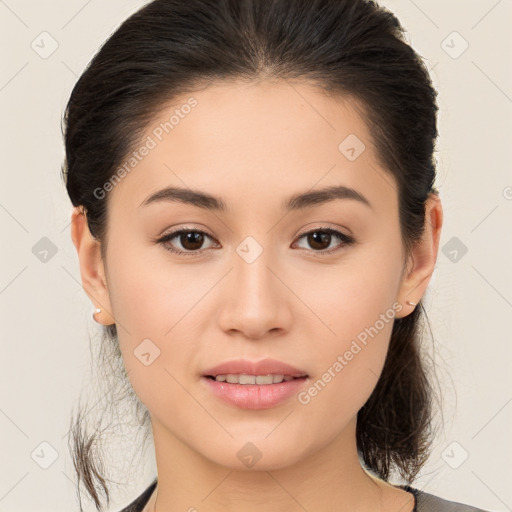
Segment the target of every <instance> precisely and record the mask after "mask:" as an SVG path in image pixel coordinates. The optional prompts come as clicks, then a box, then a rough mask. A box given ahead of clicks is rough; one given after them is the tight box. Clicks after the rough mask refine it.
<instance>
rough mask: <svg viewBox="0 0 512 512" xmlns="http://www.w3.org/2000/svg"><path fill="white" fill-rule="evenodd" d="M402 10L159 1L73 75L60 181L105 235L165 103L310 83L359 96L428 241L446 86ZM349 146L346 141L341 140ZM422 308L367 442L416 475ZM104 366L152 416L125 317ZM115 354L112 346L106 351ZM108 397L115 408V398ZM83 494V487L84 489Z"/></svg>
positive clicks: (78, 440)
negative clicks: (132, 162)
mask: <svg viewBox="0 0 512 512" xmlns="http://www.w3.org/2000/svg"><path fill="white" fill-rule="evenodd" d="M404 34H405V33H404V30H403V28H402V26H401V25H400V23H399V21H398V20H397V18H396V17H395V16H394V15H393V14H392V13H390V12H389V11H387V10H386V9H384V8H382V7H381V6H379V5H378V4H377V2H374V1H367V0H216V1H211V0H155V1H153V2H151V3H149V4H147V5H146V6H145V7H143V8H142V9H141V10H139V11H138V12H136V13H135V14H133V15H132V16H131V17H130V18H128V19H127V20H126V21H124V23H122V24H121V26H120V27H119V28H118V29H117V30H116V31H115V33H114V34H113V35H112V36H111V37H110V38H109V39H108V40H107V41H106V43H105V44H104V45H103V46H102V47H101V48H100V50H99V51H98V53H97V54H96V55H95V56H94V58H93V59H92V61H91V62H90V64H89V66H88V67H87V69H86V70H85V72H84V73H83V74H82V76H81V77H80V79H79V80H78V82H77V83H76V85H75V87H74V89H73V91H72V94H71V97H70V99H69V103H68V105H67V107H66V111H65V115H64V120H63V131H64V139H65V149H66V159H65V162H64V164H63V169H62V173H63V179H64V181H65V184H66V188H67V191H68V194H69V197H70V199H71V202H72V203H73V205H74V206H79V205H80V206H82V207H83V208H84V211H85V212H86V213H87V221H88V226H89V229H90V231H91V233H92V234H93V236H94V237H95V238H97V240H98V241H100V242H101V248H102V253H103V255H104V254H105V247H106V242H107V222H106V219H107V211H108V204H109V203H108V195H107V197H106V198H105V199H98V198H97V195H95V193H94V191H95V190H97V189H98V188H101V187H102V186H103V185H104V184H105V183H106V182H107V181H108V180H109V179H110V178H111V177H112V176H113V175H114V173H115V171H116V169H117V168H118V166H120V165H121V163H122V162H123V160H124V159H125V157H126V155H128V154H129V153H130V152H131V151H133V149H134V148H135V147H136V145H137V143H138V142H139V141H140V138H141V136H142V134H143V133H144V131H145V130H146V129H147V127H148V125H149V124H150V122H151V121H152V120H153V119H154V117H155V115H156V114H157V113H158V112H159V109H161V108H162V106H163V105H164V104H168V103H169V102H170V101H172V100H173V99H174V98H177V97H178V95H181V94H184V93H187V94H190V93H191V92H193V91H194V90H199V89H200V88H205V87H207V86H208V85H209V84H212V83H214V82H217V81H222V80H235V79H236V80H245V81H248V82H257V81H260V80H278V79H284V80H289V81H293V80H300V81H304V82H309V83H312V84H315V85H317V86H318V88H319V90H322V91H324V92H325V93H326V94H330V95H332V96H334V97H336V96H338V97H340V98H350V99H352V100H354V104H356V105H357V106H358V108H359V109H360V112H361V114H362V116H363V119H364V120H365V122H366V123H367V125H368V128H369V132H370V133H371V135H372V138H373V143H374V144H375V148H376V152H377V156H378V158H379V160H380V162H381V163H382V165H383V167H384V168H385V169H386V170H387V172H388V174H389V180H390V183H391V182H392V183H393V186H396V188H397V192H398V197H399V213H400V227H401V233H402V240H403V244H404V248H405V249H406V251H407V252H408V251H409V250H410V249H411V247H413V245H414V243H415V242H417V241H419V240H420V239H421V236H422V234H423V229H424V223H425V201H426V199H427V197H428V195H429V194H430V193H432V192H434V193H437V191H436V190H435V188H434V179H435V174H436V170H435V160H434V151H435V142H436V138H437V135H438V134H437V119H436V116H437V105H436V96H437V93H436V91H435V89H434V87H433V85H432V83H431V80H430V76H429V73H428V70H427V69H426V66H425V64H424V63H423V61H422V59H421V57H420V56H419V55H418V54H417V53H416V52H415V51H414V50H413V49H412V48H411V47H410V45H409V44H407V41H406V39H405V36H404ZM340 142H341V141H340ZM424 313H425V312H424V310H423V311H422V306H421V304H419V306H418V307H417V308H415V309H414V311H413V312H412V313H411V314H409V315H408V316H406V317H404V318H401V319H395V321H394V326H393V331H392V335H391V340H390V347H389V351H388V355H387V359H386V362H385V365H384V369H383V372H382V375H381V376H380V378H379V380H378V383H377V385H376V388H375V390H374V391H373V393H372V395H371V396H370V398H369V400H368V401H367V403H366V404H365V405H364V406H363V407H362V409H361V410H360V411H359V413H358V418H357V445H358V450H359V453H360V456H361V458H362V461H363V462H364V464H365V465H366V467H367V468H368V469H369V470H371V471H373V472H374V473H376V474H377V475H378V476H379V477H380V478H382V479H384V480H388V479H389V478H390V475H391V472H392V471H396V472H398V473H399V475H400V476H401V477H402V478H404V479H405V480H406V481H407V482H408V483H410V482H412V480H413V479H414V478H415V476H416V475H417V473H418V471H419V469H420V468H421V467H422V465H423V464H424V462H425V461H426V459H427V456H428V453H429V448H430V444H431V440H432V438H433V435H434V432H433V429H432V423H431V420H432V416H433V407H432V404H433V396H434V394H433V389H432V387H431V385H430V383H431V379H430V376H429V369H428V367H427V365H426V364H425V363H426V360H425V357H424V355H422V353H421V352H422V350H421V346H420V344H421V339H422V336H421V332H420V328H419V327H420V323H419V322H420V320H421V315H422V314H424ZM101 350H103V351H104V352H103V354H104V356H103V363H102V364H103V365H110V368H115V373H114V374H112V373H109V372H104V373H105V375H114V377H113V379H114V380H113V381H112V382H113V386H114V387H115V385H116V384H115V379H117V382H120V383H124V384H120V390H121V391H120V392H119V393H117V392H116V393H117V394H115V395H114V394H113V395H112V397H111V400H115V401H116V403H117V401H118V400H121V398H122V397H128V398H130V399H132V401H133V402H134V404H135V406H136V408H137V410H138V412H139V413H140V414H139V421H140V422H141V425H146V426H147V424H148V414H147V411H145V410H144V407H143V406H142V404H140V403H139V402H137V400H136V398H135V397H134V393H133V390H132V389H131V387H130V386H129V384H128V382H127V381H128V379H127V376H126V374H125V373H124V369H123V365H122V364H119V361H120V360H121V353H120V351H119V347H118V341H117V331H116V326H115V325H112V326H108V327H105V328H104V337H103V340H102V347H101ZM105 354H107V355H105ZM109 406H112V404H110V405H109ZM83 420H84V416H83V414H81V413H79V414H78V415H77V416H76V418H75V419H74V420H72V427H71V429H70V433H71V435H70V447H71V450H72V454H73V460H74V463H75V468H76V471H77V475H78V483H79V487H80V482H82V484H83V485H84V486H85V488H86V490H87V492H88V493H89V495H90V496H91V498H92V499H93V501H94V503H95V504H96V507H97V509H98V510H102V504H101V502H102V496H104V497H105V498H106V501H107V503H108V502H109V490H108V485H107V480H106V477H105V475H104V472H103V467H102V459H101V453H100V451H99V450H98V449H96V448H95V441H96V437H97V436H98V431H97V430H96V431H94V432H92V433H91V432H88V431H87V429H86V428H85V423H84V421H83ZM78 492H79V495H80V491H78Z"/></svg>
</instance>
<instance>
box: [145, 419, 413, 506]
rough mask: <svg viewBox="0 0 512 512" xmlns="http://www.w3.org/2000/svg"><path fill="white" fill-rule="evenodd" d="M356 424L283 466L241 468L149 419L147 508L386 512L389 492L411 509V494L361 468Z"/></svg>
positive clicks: (350, 424)
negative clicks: (151, 452)
mask: <svg viewBox="0 0 512 512" xmlns="http://www.w3.org/2000/svg"><path fill="white" fill-rule="evenodd" d="M355 425H356V423H355V419H354V421H353V422H351V423H349V424H348V425H347V427H346V429H345V430H344V431H343V432H342V433H341V435H339V436H338V437H337V438H336V439H334V440H333V441H332V442H331V443H330V444H328V445H327V446H324V447H323V448H322V449H320V450H312V453H311V454H310V455H309V456H307V457H306V458H301V459H300V460H297V461H296V462H295V463H292V464H290V465H288V466H286V467H284V468H280V469H268V468H266V469H257V467H258V464H255V465H254V466H253V467H252V468H250V469H245V470H241V469H240V468H239V467H238V468H233V467H227V466H223V465H219V464H217V463H215V462H213V461H211V460H209V459H206V458H205V457H203V456H202V455H201V454H199V453H198V452H197V451H195V450H193V449H192V448H191V447H190V446H188V445H185V444H184V443H182V442H181V441H180V440H178V439H177V438H176V437H174V436H173V435H172V434H171V433H170V432H169V431H168V430H167V429H165V428H164V427H163V426H162V425H161V424H159V423H158V421H155V420H153V421H152V426H153V438H154V441H155V454H156V463H157V471H158V485H157V490H156V492H155V493H153V496H152V499H151V500H150V502H149V503H148V507H147V508H146V510H148V511H152V512H153V510H155V511H156V512H161V511H166V512H170V511H175V510H183V511H189V512H196V511H198V510H208V511H209V512H221V511H222V512H234V511H235V510H236V511H239V510H240V509H243V510H244V512H263V511H267V510H268V509H269V504H272V507H271V508H272V510H273V511H276V512H277V511H283V512H285V511H290V510H307V511H308V512H320V511H322V512H325V511H326V510H328V511H330V510H332V511H334V510H335V511H336V512H349V511H350V512H352V511H354V510H358V511H372V512H375V511H384V510H387V508H388V504H389V503H390V499H391V496H390V491H391V492H392V494H393V498H392V499H393V500H394V501H396V498H397V497H398V493H399V494H400V496H401V499H402V503H405V505H406V506H405V507H404V508H402V511H403V512H408V511H409V510H412V506H409V508H407V505H410V502H411V495H408V493H405V491H402V490H399V489H397V488H394V487H392V486H390V485H388V484H386V483H384V482H382V481H380V480H378V479H376V478H375V477H373V476H371V475H370V474H369V473H367V472H366V471H365V470H363V468H362V467H361V464H360V462H359V458H358V455H357V448H356V437H355ZM305 441H306V440H305ZM261 460H262V462H263V458H262V459H261ZM156 497H157V499H156V500H155V498H156ZM155 504H156V507H155Z"/></svg>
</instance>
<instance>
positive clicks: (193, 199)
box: [140, 185, 373, 212]
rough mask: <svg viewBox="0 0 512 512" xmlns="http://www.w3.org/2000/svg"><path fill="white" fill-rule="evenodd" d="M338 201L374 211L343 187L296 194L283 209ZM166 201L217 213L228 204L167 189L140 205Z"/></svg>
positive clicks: (198, 193)
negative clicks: (349, 200) (363, 206)
mask: <svg viewBox="0 0 512 512" xmlns="http://www.w3.org/2000/svg"><path fill="white" fill-rule="evenodd" d="M336 199H352V200H354V201H358V202H359V203H361V204H364V205H366V206H368V207H369V208H372V209H373V206H372V204H371V203H370V201H368V199H367V198H366V197H365V196H364V195H363V194H361V193H360V192H358V191H357V190H355V189H353V188H350V187H345V186H343V185H337V186H331V187H326V188H323V189H319V190H311V191H308V192H303V193H299V194H295V195H293V196H291V197H290V198H289V199H288V200H287V201H285V202H284V203H283V205H282V209H283V210H284V211H292V210H302V209H305V208H309V207H311V206H317V205H320V204H324V203H327V202H330V201H334V200H336ZM164 201H170V202H180V203H185V204H190V205H192V206H196V207H198V208H203V209H205V210H211V211H217V212H225V211H227V206H226V203H225V202H224V201H223V200H222V198H220V197H217V196H214V195H211V194H207V193H205V192H201V191H199V190H192V189H190V188H180V187H166V188H164V189H162V190H159V191H158V192H155V193H154V194H151V195H150V196H149V197H147V198H146V199H145V200H144V201H143V202H142V203H141V204H140V207H145V206H148V205H149V204H152V203H159V202H164Z"/></svg>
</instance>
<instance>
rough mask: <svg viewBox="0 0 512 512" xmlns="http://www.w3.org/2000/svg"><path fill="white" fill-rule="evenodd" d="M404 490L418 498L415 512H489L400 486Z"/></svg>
mask: <svg viewBox="0 0 512 512" xmlns="http://www.w3.org/2000/svg"><path fill="white" fill-rule="evenodd" d="M399 487H401V488H402V489H404V490H406V491H408V492H411V493H412V494H414V497H415V498H416V505H415V507H414V512H487V511H485V510H482V509H481V508H476V507H472V506H471V505H464V504H463V503H457V502H455V501H448V500H445V499H443V498H440V497H439V496H434V495H433V494H429V493H428V492H424V491H420V490H419V489H415V488H411V487H409V486H406V485H401V486H399Z"/></svg>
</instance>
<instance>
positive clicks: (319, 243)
mask: <svg viewBox="0 0 512 512" xmlns="http://www.w3.org/2000/svg"><path fill="white" fill-rule="evenodd" d="M302 238H306V241H307V243H308V244H309V246H310V247H312V248H313V249H314V251H313V252H317V253H320V254H318V256H323V255H324V254H331V253H333V252H336V251H338V250H340V248H341V247H344V246H348V245H353V244H354V243H355V239H354V238H353V237H352V236H350V235H345V234H344V233H341V231H338V230H336V229H332V228H317V229H314V230H312V231H308V232H307V233H304V234H302V235H301V236H300V237H299V240H301V239H302ZM333 239H338V240H340V241H341V243H338V245H337V246H335V247H334V248H332V247H331V242H332V241H333ZM315 256H317V255H316V254H315Z"/></svg>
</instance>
